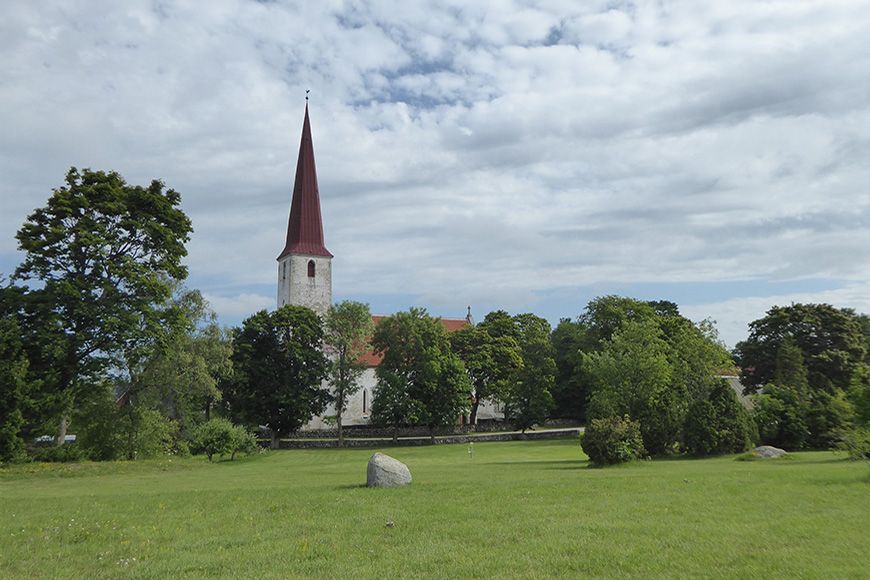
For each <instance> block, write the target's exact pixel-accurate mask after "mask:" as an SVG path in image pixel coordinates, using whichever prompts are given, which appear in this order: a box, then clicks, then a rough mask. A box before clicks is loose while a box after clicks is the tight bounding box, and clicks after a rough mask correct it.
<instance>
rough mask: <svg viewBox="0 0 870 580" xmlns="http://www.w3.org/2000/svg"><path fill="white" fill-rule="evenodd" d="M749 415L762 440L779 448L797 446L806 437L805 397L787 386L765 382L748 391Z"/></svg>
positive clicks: (796, 447) (791, 448) (807, 434)
mask: <svg viewBox="0 0 870 580" xmlns="http://www.w3.org/2000/svg"><path fill="white" fill-rule="evenodd" d="M751 399H752V416H753V418H754V419H755V423H756V425H757V426H758V436H759V439H760V440H761V442H762V443H765V444H767V445H775V446H777V447H782V448H783V449H789V450H795V449H801V448H802V447H803V446H804V445H805V444H806V441H807V439H808V438H809V435H810V433H809V428H808V427H807V420H806V416H807V400H806V398H805V397H803V396H802V395H801V394H799V393H798V391H797V390H796V389H794V388H791V387H785V386H780V385H777V384H775V383H770V384H767V385H765V386H764V387H763V388H762V389H761V393H760V394H757V395H752V396H751Z"/></svg>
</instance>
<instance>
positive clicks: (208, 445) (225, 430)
mask: <svg viewBox="0 0 870 580" xmlns="http://www.w3.org/2000/svg"><path fill="white" fill-rule="evenodd" d="M237 437H238V434H237V432H236V428H235V426H234V425H233V424H232V423H231V422H230V421H229V420H227V419H224V418H222V417H216V418H214V419H210V420H208V421H206V422H205V423H203V424H201V425H199V426H198V427H197V428H196V429H194V431H193V446H194V449H195V450H196V451H199V452H202V453H205V455H206V457H208V460H209V462H210V461H211V460H212V458H213V457H214V456H215V455H229V454H230V453H233V448H234V447H235V443H236V441H235V440H236V438H237Z"/></svg>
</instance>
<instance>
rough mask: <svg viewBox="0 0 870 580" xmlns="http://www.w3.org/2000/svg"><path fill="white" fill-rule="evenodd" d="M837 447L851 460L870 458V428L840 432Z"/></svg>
mask: <svg viewBox="0 0 870 580" xmlns="http://www.w3.org/2000/svg"><path fill="white" fill-rule="evenodd" d="M837 449H839V450H840V451H844V452H845V453H846V455H848V457H849V459H851V460H853V461H858V460H864V461H867V460H870V429H851V430H849V431H846V432H844V433H842V434H841V436H840V441H839V442H838V443H837Z"/></svg>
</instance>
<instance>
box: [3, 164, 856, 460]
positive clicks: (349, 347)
mask: <svg viewBox="0 0 870 580" xmlns="http://www.w3.org/2000/svg"><path fill="white" fill-rule="evenodd" d="M180 201H181V199H180V196H179V194H178V193H177V192H175V191H173V190H171V189H166V188H165V186H164V185H163V184H162V183H161V182H159V181H154V182H152V183H151V184H150V185H149V186H148V187H139V186H131V185H129V184H127V183H126V182H124V180H123V179H122V178H121V177H120V176H119V175H118V174H116V173H104V172H93V171H90V170H82V171H79V170H76V169H71V170H70V172H69V173H68V174H67V176H66V183H65V185H64V186H62V187H59V188H57V189H56V190H55V191H54V192H53V194H52V196H51V197H50V199H49V200H48V203H47V205H46V206H45V207H43V208H40V209H37V210H35V211H34V212H33V213H32V214H31V215H30V216H29V217H28V219H27V221H26V222H25V224H24V225H23V226H22V228H21V229H20V230H19V232H18V233H17V239H18V243H19V247H20V249H21V250H23V251H24V260H23V262H22V263H21V265H20V266H19V267H18V268H17V269H16V270H15V272H14V273H12V275H11V277H10V278H9V279H8V280H6V281H3V282H2V286H0V314H2V319H0V462H9V461H17V460H26V459H27V458H29V457H35V458H37V459H43V460H70V459H78V458H85V457H87V458H90V459H95V460H107V459H119V458H126V459H134V458H139V457H148V456H154V455H161V454H168V453H175V454H187V453H190V452H202V453H205V454H206V455H208V457H209V459H211V458H212V457H214V456H215V455H226V456H229V457H234V456H235V454H236V453H238V452H251V451H254V450H255V449H256V445H255V439H254V434H255V433H257V434H260V433H261V432H263V431H262V430H263V429H265V430H266V431H265V432H266V433H268V434H269V435H270V436H271V439H272V445H273V446H275V445H277V443H278V439H279V438H280V437H281V436H282V435H285V434H287V433H290V432H292V431H295V430H297V429H299V428H300V427H302V426H303V425H305V424H306V423H307V422H308V421H310V420H311V419H312V418H313V417H314V416H318V415H322V414H323V413H324V412H326V410H327V408H328V406H329V405H330V404H331V405H332V408H333V411H332V412H333V417H332V418H333V419H334V420H335V422H336V425H337V427H338V433H339V441H341V440H342V438H343V430H342V422H341V418H342V415H343V413H344V412H345V411H346V408H347V403H348V401H349V399H350V397H352V396H353V395H354V393H356V392H357V391H358V390H359V388H360V379H361V375H362V373H363V372H364V371H365V369H366V366H365V364H364V363H363V360H364V359H365V357H366V355H367V353H370V352H376V353H379V354H380V355H381V356H382V361H381V363H380V364H379V365H378V367H377V369H376V378H377V386H376V388H375V392H374V397H373V403H372V422H373V423H375V424H378V425H381V426H385V427H392V428H394V432H396V431H395V430H397V429H398V428H400V427H404V426H426V427H428V428H429V429H430V430H431V433H432V435H433V437H434V435H435V433H436V431H437V430H438V429H441V428H445V427H449V426H452V425H455V424H456V422H457V420H458V418H459V417H460V416H461V415H465V416H466V417H467V418H468V419H469V421H470V422H472V423H474V422H475V420H476V417H477V413H478V409H479V407H480V405H481V404H483V403H484V402H487V401H489V402H498V403H500V405H501V408H502V409H503V410H504V412H505V416H506V419H507V421H509V422H510V423H511V424H513V425H514V426H515V427H517V428H519V429H523V430H525V429H528V428H531V427H533V426H534V425H536V424H539V423H541V422H542V421H544V420H545V419H547V418H551V417H560V418H569V419H573V420H576V421H578V422H582V423H585V424H586V425H587V429H586V434H585V436H584V439H583V447H584V449H585V450H586V452H587V454H589V456H590V457H591V458H592V459H593V460H594V461H595V462H597V463H614V462H619V461H625V460H629V459H632V458H636V457H645V456H647V455H668V454H678V453H687V454H693V455H709V454H718V453H731V452H739V451H742V450H745V449H747V448H748V447H749V446H751V445H754V444H755V443H757V442H759V441H760V442H764V443H770V444H774V445H778V446H782V447H785V448H787V449H804V448H827V447H831V446H834V445H840V446H846V447H848V448H849V449H851V450H852V454H853V455H855V456H861V455H862V454H866V449H867V439H868V437H867V425H868V420H870V365H868V362H870V360H868V346H870V319H868V317H867V316H865V315H859V314H857V313H855V312H853V311H850V310H845V309H837V308H834V307H832V306H828V305H816V304H805V305H801V304H798V305H792V306H789V307H782V308H780V307H775V308H773V309H771V310H770V311H769V312H768V314H767V315H766V316H765V317H764V318H762V319H760V320H757V321H755V322H753V323H752V325H751V327H750V331H751V332H750V335H749V337H748V339H747V340H746V341H744V342H741V343H739V344H738V345H737V348H736V349H735V351H734V352H733V353H729V352H728V351H727V350H726V349H725V347H724V346H723V345H722V343H721V342H720V341H719V340H718V338H717V335H716V331H715V328H714V326H713V324H712V323H711V322H710V321H703V322H701V323H698V324H696V323H693V322H692V321H690V320H688V319H686V318H685V317H683V316H682V315H680V313H679V311H678V309H677V306H676V305H675V304H673V303H670V302H665V301H650V302H645V301H639V300H634V299H630V298H624V297H619V296H605V297H601V298H597V299H595V300H593V301H592V302H590V303H589V304H588V305H587V306H586V308H585V309H584V311H583V312H582V314H580V315H579V316H578V317H577V318H576V319H573V320H567V319H566V320H562V321H560V323H559V324H558V325H557V326H556V328H555V329H551V327H550V325H549V324H548V323H547V321H546V320H544V319H542V318H540V317H538V316H535V315H533V314H520V315H516V316H511V315H509V314H508V313H506V312H504V311H495V312H491V313H489V314H487V315H486V316H485V317H484V318H483V320H482V321H481V322H480V323H479V324H476V325H467V326H465V327H463V328H462V329H460V330H458V331H456V332H453V333H448V332H447V331H446V330H445V328H444V326H443V325H442V324H441V322H440V321H439V320H438V319H437V318H434V317H432V316H430V315H429V314H428V313H427V312H426V311H425V310H422V309H417V308H412V309H410V310H408V311H405V312H399V313H396V314H394V315H392V316H389V317H386V318H384V319H382V320H381V322H380V323H379V324H378V325H377V327H375V326H374V325H373V323H372V318H371V314H370V312H369V309H368V306H367V305H365V304H361V303H358V302H352V301H346V302H342V303H339V304H336V305H334V306H332V308H331V309H330V310H329V312H328V313H327V314H326V315H325V316H324V317H322V318H321V317H318V316H317V315H316V314H315V313H314V312H313V311H311V310H309V309H307V308H302V307H296V306H285V307H283V308H280V309H278V310H275V311H272V312H267V311H261V312H257V313H255V314H253V315H252V316H250V317H249V318H247V319H246V320H245V321H244V322H243V323H242V325H241V326H240V327H239V328H235V329H231V330H227V329H224V328H221V327H220V326H219V325H218V324H217V322H216V317H215V315H214V313H213V312H212V311H211V310H210V308H209V307H208V304H207V303H206V302H205V300H203V298H202V296H201V294H200V293H199V292H197V291H196V290H190V289H187V288H185V287H184V285H183V282H184V279H185V278H186V275H187V272H186V269H185V267H184V266H183V264H182V259H183V257H184V256H185V255H186V250H185V243H186V242H187V241H188V238H189V236H190V234H191V232H192V226H191V223H190V220H189V219H188V218H187V216H186V215H185V214H184V213H183V212H182V211H181V209H180ZM736 373H741V379H742V381H743V385H745V390H746V394H747V395H750V400H751V401H752V405H751V409H748V408H747V407H746V406H744V405H743V404H741V402H740V401H739V400H738V397H737V396H736V394H735V392H734V390H733V389H732V388H731V387H730V386H729V385H728V384H726V382H725V381H724V380H723V379H722V378H721V377H722V376H724V375H734V374H736ZM68 433H69V434H74V435H75V443H74V444H73V445H65V444H64V443H65V441H66V440H67V434H68ZM45 439H50V440H53V442H54V443H55V444H53V445H52V444H50V443H48V442H46V441H45Z"/></svg>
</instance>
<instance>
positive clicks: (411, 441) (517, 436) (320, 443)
mask: <svg viewBox="0 0 870 580" xmlns="http://www.w3.org/2000/svg"><path fill="white" fill-rule="evenodd" d="M579 435H580V429H561V430H558V431H553V430H551V431H529V432H527V433H489V434H484V435H439V436H436V437H435V442H434V445H450V444H457V443H484V442H489V441H533V440H541V439H572V438H577V437H578V436H579ZM432 444H433V443H432V439H431V438H430V437H404V438H400V439H399V440H398V441H395V442H394V441H393V440H392V439H384V438H378V439H374V438H372V439H361V438H357V439H345V440H344V446H345V447H390V446H400V447H407V446H422V445H432ZM266 445H268V442H266ZM336 447H338V441H337V440H335V439H282V440H281V442H280V448H281V449H330V448H336Z"/></svg>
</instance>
